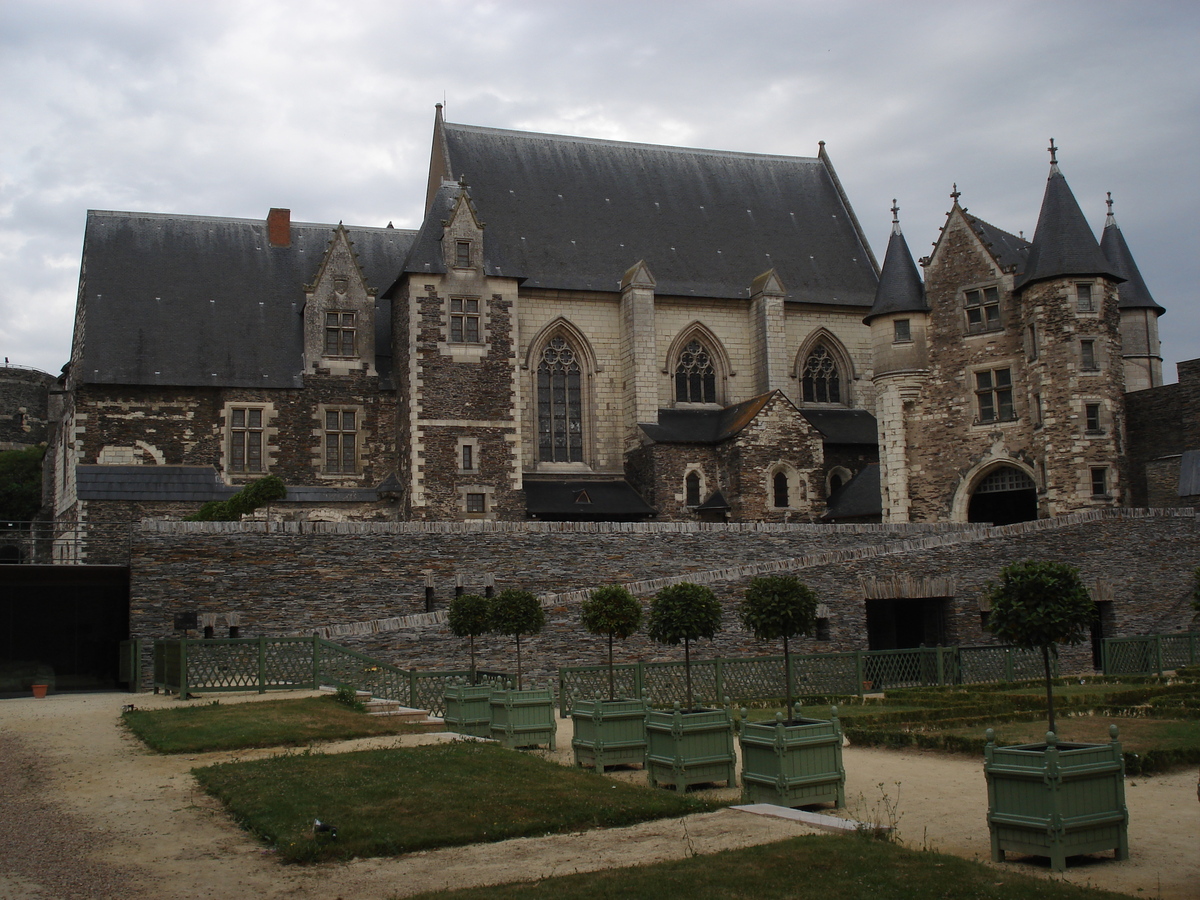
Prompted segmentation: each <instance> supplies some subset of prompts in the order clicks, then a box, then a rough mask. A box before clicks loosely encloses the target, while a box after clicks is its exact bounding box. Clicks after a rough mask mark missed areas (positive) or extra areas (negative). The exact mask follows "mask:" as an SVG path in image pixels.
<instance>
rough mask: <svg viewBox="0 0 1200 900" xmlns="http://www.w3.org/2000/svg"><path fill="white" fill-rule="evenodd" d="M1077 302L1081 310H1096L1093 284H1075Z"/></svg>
mask: <svg viewBox="0 0 1200 900" xmlns="http://www.w3.org/2000/svg"><path fill="white" fill-rule="evenodd" d="M1075 302H1076V304H1077V306H1078V309H1079V311H1080V312H1088V313H1090V312H1095V311H1096V302H1095V300H1094V299H1093V298H1092V286H1091V285H1090V284H1077V285H1075Z"/></svg>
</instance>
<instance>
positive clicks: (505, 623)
mask: <svg viewBox="0 0 1200 900" xmlns="http://www.w3.org/2000/svg"><path fill="white" fill-rule="evenodd" d="M545 624H546V613H545V611H544V610H543V609H542V605H541V604H540V603H538V599H537V597H535V596H534V595H533V593H531V592H530V591H522V590H518V589H516V588H508V589H507V590H504V591H501V592H500V593H499V594H497V595H496V596H495V597H494V598H493V599H492V616H491V629H492V631H495V632H496V633H498V634H509V635H512V636H513V637H515V638H516V639H517V690H518V691H519V690H521V635H523V634H537V633H538V632H539V631H541V630H542V628H543V627H544V626H545Z"/></svg>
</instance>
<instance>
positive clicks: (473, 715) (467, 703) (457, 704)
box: [442, 684, 492, 737]
mask: <svg viewBox="0 0 1200 900" xmlns="http://www.w3.org/2000/svg"><path fill="white" fill-rule="evenodd" d="M491 699H492V686H491V685H490V684H455V685H451V686H450V687H448V688H446V694H445V702H446V713H445V715H443V716H442V719H443V720H444V721H445V723H446V728H448V729H449V730H450V731H455V732H457V733H459V734H470V735H473V736H475V737H491V736H492V731H491V725H492V709H491V703H490V701H491Z"/></svg>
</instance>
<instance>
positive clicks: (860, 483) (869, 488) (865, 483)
mask: <svg viewBox="0 0 1200 900" xmlns="http://www.w3.org/2000/svg"><path fill="white" fill-rule="evenodd" d="M882 515H883V501H882V499H881V495H880V492H879V464H878V463H871V464H870V465H868V466H866V467H865V468H863V470H862V471H861V472H859V473H858V474H857V475H855V476H854V477H853V478H851V479H850V480H849V481H848V482H847V483H846V484H844V485H842V489H841V490H840V491H837V492H836V493H835V494H834V495H833V497H832V498H830V501H829V506H828V508H827V509H826V511H825V515H823V516H821V518H822V520H824V521H836V520H839V519H842V520H844V519H864V518H869V517H872V516H882Z"/></svg>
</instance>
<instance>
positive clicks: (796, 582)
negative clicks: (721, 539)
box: [741, 575, 817, 641]
mask: <svg viewBox="0 0 1200 900" xmlns="http://www.w3.org/2000/svg"><path fill="white" fill-rule="evenodd" d="M741 619H742V624H743V625H745V626H746V629H747V630H748V631H750V632H752V633H753V634H754V636H755V637H756V638H758V640H760V641H774V640H779V639H780V638H792V637H796V636H797V635H802V634H803V635H807V634H812V633H813V631H814V630H815V629H816V627H817V595H816V593H815V592H814V591H813V590H812V588H810V587H809V586H808V585H806V584H804V583H803V582H801V581H800V579H799V578H797V577H796V576H795V575H760V576H759V577H757V578H755V579H754V580H753V581H751V582H750V586H749V587H748V588H747V589H746V597H745V599H744V600H743V601H742V608H741Z"/></svg>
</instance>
